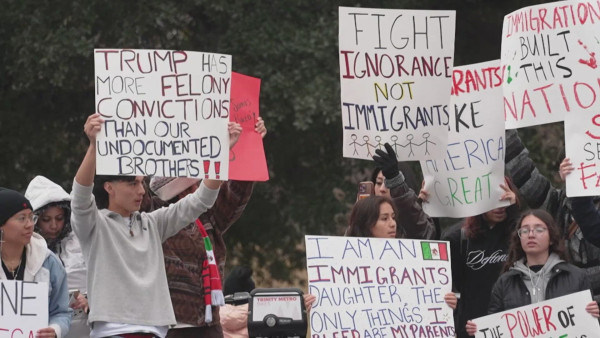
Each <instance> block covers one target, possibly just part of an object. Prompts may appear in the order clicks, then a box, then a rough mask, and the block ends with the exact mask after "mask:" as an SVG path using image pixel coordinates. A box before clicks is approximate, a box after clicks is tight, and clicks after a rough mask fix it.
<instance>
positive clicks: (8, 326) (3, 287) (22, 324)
mask: <svg viewBox="0 0 600 338" xmlns="http://www.w3.org/2000/svg"><path fill="white" fill-rule="evenodd" d="M0 309H1V311H0V337H35V333H36V332H37V330H39V329H43V328H45V327H48V283H35V282H22V281H18V280H0Z"/></svg>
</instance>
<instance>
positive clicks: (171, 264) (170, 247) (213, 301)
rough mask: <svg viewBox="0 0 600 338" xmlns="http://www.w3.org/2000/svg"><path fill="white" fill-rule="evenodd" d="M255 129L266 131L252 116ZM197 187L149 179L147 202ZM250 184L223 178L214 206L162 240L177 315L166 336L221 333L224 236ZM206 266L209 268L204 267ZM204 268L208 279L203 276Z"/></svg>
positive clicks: (155, 203)
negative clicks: (208, 281) (149, 199)
mask: <svg viewBox="0 0 600 338" xmlns="http://www.w3.org/2000/svg"><path fill="white" fill-rule="evenodd" d="M254 127H255V128H254V132H256V133H258V134H260V135H261V136H262V137H264V136H265V135H266V133H267V129H266V127H265V124H264V121H263V120H262V118H260V117H259V118H258V119H257V122H256V124H255V126H254ZM231 146H233V145H231ZM199 185H200V180H197V179H190V178H185V177H178V178H173V177H153V178H152V180H151V181H150V190H152V191H153V192H154V193H155V194H156V195H157V196H156V197H157V198H156V197H155V198H154V199H153V200H152V204H151V206H150V208H151V209H152V208H157V207H159V206H162V205H165V204H167V205H169V204H172V203H176V202H177V201H179V200H181V199H182V198H185V197H186V196H188V195H189V194H192V193H194V192H195V191H196V190H197V189H198V186H199ZM253 187H254V182H248V181H235V180H230V181H227V182H226V183H224V184H223V185H222V186H221V190H220V191H219V195H218V197H217V200H216V202H215V204H214V206H213V207H211V208H210V209H208V210H207V211H206V212H204V213H202V214H201V215H200V217H198V219H197V220H196V221H195V222H193V223H191V224H190V225H188V226H187V227H185V228H184V229H182V230H181V231H179V232H178V233H177V234H176V235H175V236H173V237H171V238H169V239H168V240H167V241H165V242H164V243H163V252H164V256H165V267H166V269H167V281H168V283H169V292H170V294H171V302H172V304H173V309H174V310H175V317H176V319H177V326H176V327H175V328H172V329H170V330H169V332H168V335H167V337H168V338H180V337H205V338H207V337H208V338H210V337H222V336H223V331H222V327H221V324H220V320H219V306H223V305H224V298H222V292H221V289H222V286H221V281H220V278H222V276H223V272H224V267H225V258H226V253H227V248H226V247H225V241H224V239H223V234H224V233H225V232H226V231H227V229H229V227H231V225H232V224H233V223H234V222H235V221H236V220H237V219H238V218H239V217H240V216H241V215H242V213H243V211H244V209H245V208H246V205H247V204H248V201H249V200H250V196H251V195H252V189H253ZM207 241H208V243H209V244H208V245H209V246H208V247H207V245H206V244H207ZM206 265H207V266H208V269H205V268H204V266H206ZM210 268H213V269H212V270H211V269H210ZM207 270H208V273H210V274H211V283H205V280H204V279H203V272H205V271H207Z"/></svg>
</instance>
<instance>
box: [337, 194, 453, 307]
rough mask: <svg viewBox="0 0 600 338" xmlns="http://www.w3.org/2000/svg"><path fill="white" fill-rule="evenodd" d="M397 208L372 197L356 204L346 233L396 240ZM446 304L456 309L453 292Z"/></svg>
mask: <svg viewBox="0 0 600 338" xmlns="http://www.w3.org/2000/svg"><path fill="white" fill-rule="evenodd" d="M396 213H397V211H396V207H395V206H394V203H393V202H392V200H391V199H390V198H389V197H384V196H371V197H367V198H363V199H361V200H359V201H357V202H356V204H354V207H353V208H352V212H351V214H350V224H349V226H348V230H347V231H346V234H347V236H350V237H375V238H396V230H397V227H396ZM444 301H445V302H446V304H447V305H448V306H449V307H450V308H452V309H454V308H456V302H457V299H456V296H455V295H454V293H453V292H450V293H447V294H446V295H444Z"/></svg>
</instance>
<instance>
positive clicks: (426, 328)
mask: <svg viewBox="0 0 600 338" xmlns="http://www.w3.org/2000/svg"><path fill="white" fill-rule="evenodd" d="M305 241H306V261H307V268H308V269H307V271H308V281H309V293H310V294H312V295H314V296H315V297H316V298H317V299H316V300H315V302H314V303H313V307H312V309H311V312H310V326H311V328H310V329H311V330H310V331H311V337H312V338H331V337H353V338H369V337H371V338H375V337H406V338H407V337H411V338H413V337H454V321H453V317H452V310H451V309H450V307H449V306H448V305H446V303H445V302H444V295H445V294H446V293H448V292H450V291H451V288H452V273H451V271H450V250H449V247H448V243H447V242H437V241H418V240H409V239H383V238H360V237H324V236H305Z"/></svg>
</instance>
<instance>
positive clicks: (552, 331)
mask: <svg viewBox="0 0 600 338" xmlns="http://www.w3.org/2000/svg"><path fill="white" fill-rule="evenodd" d="M591 301H592V296H591V294H590V291H589V290H586V291H581V292H577V293H573V294H570V295H567V296H563V297H558V298H553V299H550V300H547V301H544V302H539V303H535V304H531V305H527V306H523V307H519V308H516V309H512V310H508V311H503V312H498V313H495V314H492V315H489V316H485V317H481V318H477V319H474V320H473V321H474V322H475V324H477V333H476V335H475V337H476V338H496V337H506V338H509V337H510V338H513V337H548V338H552V337H590V338H591V337H598V333H599V332H600V325H598V320H597V319H595V318H594V317H592V315H590V314H589V313H587V312H586V311H585V306H586V305H587V304H588V303H590V302H591Z"/></svg>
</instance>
